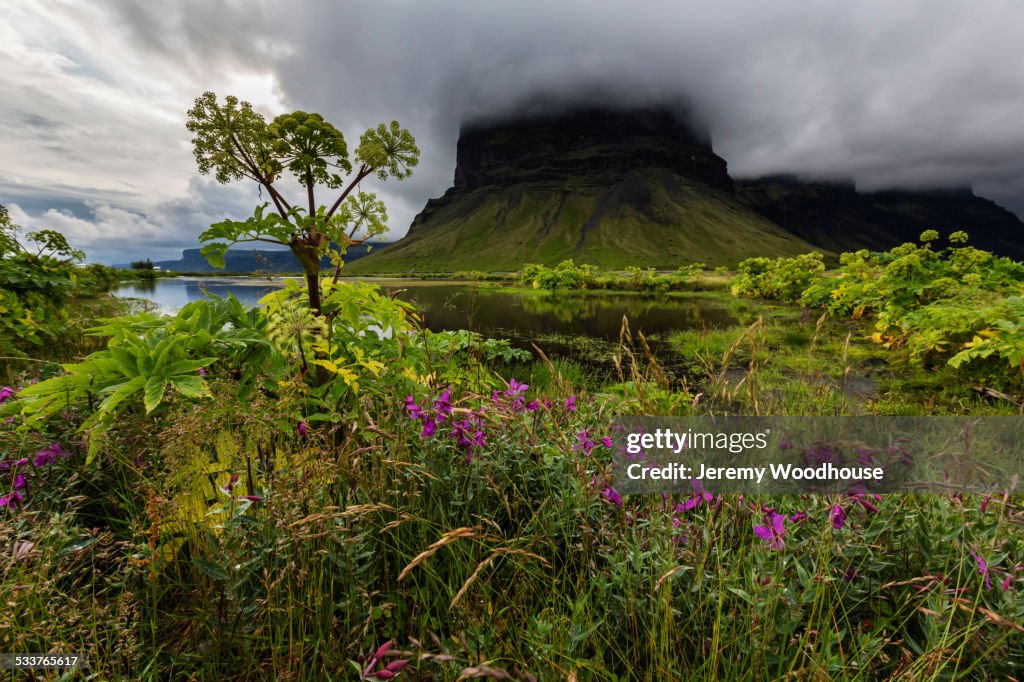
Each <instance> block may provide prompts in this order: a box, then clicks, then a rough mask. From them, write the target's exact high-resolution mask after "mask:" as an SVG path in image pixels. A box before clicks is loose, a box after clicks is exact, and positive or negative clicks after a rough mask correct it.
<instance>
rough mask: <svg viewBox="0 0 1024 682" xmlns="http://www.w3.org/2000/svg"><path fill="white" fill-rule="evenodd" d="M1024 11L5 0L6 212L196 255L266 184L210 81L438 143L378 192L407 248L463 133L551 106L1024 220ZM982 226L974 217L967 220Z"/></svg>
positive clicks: (999, 4) (150, 253)
mask: <svg viewBox="0 0 1024 682" xmlns="http://www.w3.org/2000/svg"><path fill="white" fill-rule="evenodd" d="M1022 29H1024V2H1020V0H975V2H963V0H899V1H898V2H897V1H894V0H884V1H876V0H858V1H857V2H838V1H833V2H824V1H813V0H776V1H774V2H759V1H757V0H745V1H744V2H729V1H722V0H718V1H716V2H700V3H698V2H685V1H681V0H675V1H673V2H644V3H628V2H601V1H598V0H590V1H588V2H582V1H580V0H557V1H552V0H544V1H543V2H538V1H534V0H518V1H517V2H507V3H495V2H479V1H470V0H466V1H464V2H454V1H450V0H431V1H430V2H420V1H411V0H410V1H408V2H399V1H397V0H396V1H383V0H376V1H373V2H370V1H359V0H347V1H346V2H333V1H329V0H324V1H323V2H304V1H300V0H291V1H289V2H257V1H256V0H234V1H232V2H215V1H214V0H163V1H158V0H138V1H135V2H132V1H131V0H95V1H92V0H81V1H80V2H62V1H60V0H48V1H47V2H40V1H39V0H4V21H3V22H0V92H2V93H3V96H2V98H0V203H3V204H6V205H7V206H8V207H9V208H10V209H11V214H12V216H13V217H14V218H15V220H16V222H18V223H19V224H21V225H23V226H25V227H30V228H42V227H50V228H56V229H59V230H62V231H63V232H65V234H67V235H68V237H69V239H70V240H71V241H72V243H73V244H75V245H76V246H78V247H81V248H83V249H85V250H86V251H87V252H88V255H89V258H90V260H95V261H100V262H108V263H110V262H126V261H129V260H132V259H135V258H139V257H152V258H154V259H157V260H159V259H165V258H174V257H176V256H177V255H178V254H179V252H180V251H181V249H183V248H189V247H194V246H197V240H196V237H197V235H198V234H199V232H200V231H202V230H203V229H205V228H206V227H207V226H208V225H209V224H210V223H211V222H216V221H218V220H221V219H223V218H225V217H234V218H239V219H243V218H245V217H247V216H248V215H250V214H251V211H252V208H253V206H254V205H255V203H256V202H257V201H258V198H257V196H256V191H255V188H254V187H253V186H249V185H244V184H236V185H232V186H226V187H225V186H221V185H217V184H216V183H215V182H214V181H213V180H212V179H211V178H208V177H203V176H199V175H198V173H197V171H196V169H195V165H194V161H193V158H192V154H191V146H190V143H189V134H188V133H187V131H186V130H185V127H184V124H185V112H186V110H187V109H188V108H189V107H190V106H191V103H192V100H193V99H194V98H195V97H196V96H198V95H199V94H201V93H202V92H203V91H204V90H213V91H214V92H216V93H217V94H218V95H220V96H223V95H225V94H228V93H232V94H236V95H238V96H239V97H241V98H243V99H248V100H249V101H251V102H252V103H253V104H254V105H255V106H257V108H258V109H260V110H261V111H262V112H264V113H265V114H267V115H268V116H273V115H275V114H278V113H282V112H284V111H290V110H294V109H303V110H306V111H318V112H320V113H322V114H324V116H325V117H327V119H328V120H330V121H332V122H334V123H335V124H336V125H337V126H338V127H339V128H340V129H342V130H343V131H344V132H345V134H346V137H347V138H348V139H349V140H350V146H352V145H353V143H354V142H355V141H356V140H357V139H358V136H359V134H360V133H361V132H362V131H363V130H365V129H366V128H367V127H368V126H370V125H374V124H376V123H378V122H380V121H382V120H391V119H392V118H397V119H398V120H399V121H400V122H401V123H402V124H403V125H404V126H405V127H407V128H409V129H410V131H411V132H412V133H413V135H415V137H416V139H417V141H418V143H419V145H420V148H421V151H422V156H421V160H420V165H419V167H418V168H417V169H416V172H415V173H414V174H413V176H412V177H411V178H409V179H408V180H405V181H403V182H395V181H391V182H388V183H384V184H383V185H379V186H378V185H375V184H374V183H367V188H371V189H374V190H375V191H377V192H378V193H379V194H381V196H383V197H384V199H385V200H386V202H387V204H388V209H389V213H390V216H391V220H390V221H389V222H390V226H391V228H392V232H391V235H390V237H391V238H397V237H399V236H401V235H403V234H404V233H405V231H406V229H407V228H408V226H409V223H410V222H411V220H412V218H413V216H415V215H416V213H417V212H418V211H419V210H420V209H421V208H422V207H423V204H424V203H425V201H426V200H427V198H429V197H432V196H438V195H440V194H442V193H443V192H444V190H445V189H447V187H448V186H449V185H450V184H451V180H452V174H453V171H454V166H455V141H456V139H457V137H458V129H459V123H460V121H462V120H466V119H469V118H474V117H480V116H486V115H493V114H506V113H510V112H515V111H517V110H518V109H520V108H521V107H522V106H523V105H524V102H525V101H526V100H528V99H529V98H530V97H533V96H535V95H537V94H538V93H539V94H542V95H552V94H555V95H558V96H562V97H580V98H587V97H590V98H596V99H599V100H600V101H608V100H618V101H622V102H623V103H647V102H652V101H659V100H662V99H677V98H678V97H680V96H681V95H685V96H687V97H689V98H690V99H691V100H692V102H693V103H694V106H695V108H696V109H697V111H698V113H699V114H700V115H701V116H702V117H703V118H704V119H706V120H707V122H708V125H709V127H710V131H711V135H712V138H713V141H714V147H715V150H716V151H717V152H718V153H719V154H720V155H721V156H723V157H724V158H725V159H726V160H727V161H728V162H729V168H730V172H731V173H732V174H733V175H734V176H737V177H749V176H756V175H760V174H766V173H776V172H791V173H799V174H804V175H807V176H809V177H818V178H827V179H839V178H851V179H853V180H855V181H856V182H857V183H858V185H859V186H860V187H861V188H863V189H876V188H882V187H891V186H903V187H906V186H956V185H959V186H963V185H971V186H973V187H974V190H975V192H976V193H978V194H980V195H983V196H987V197H989V198H992V199H994V200H996V201H998V202H999V203H1001V204H1003V205H1004V206H1007V207H1008V208H1011V209H1012V210H1015V211H1016V212H1017V213H1018V215H1024V69H1022V68H1021V65H1022V64H1024V40H1022V39H1021V34H1022ZM966 227H968V228H969V226H966Z"/></svg>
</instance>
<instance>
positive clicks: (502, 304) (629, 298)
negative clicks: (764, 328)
mask: <svg viewBox="0 0 1024 682" xmlns="http://www.w3.org/2000/svg"><path fill="white" fill-rule="evenodd" d="M365 281H370V282H373V283H375V284H377V285H378V286H380V287H381V288H382V289H384V290H386V291H389V292H391V293H393V294H395V295H396V296H398V297H399V298H401V299H403V300H406V301H409V302H411V303H413V304H415V305H416V306H417V308H418V309H419V311H420V314H421V316H422V317H423V320H424V323H425V325H426V326H427V327H429V328H430V329H432V330H434V331H440V330H454V329H470V330H473V331H477V332H480V333H482V334H484V335H485V336H490V337H497V338H506V339H509V340H511V341H512V342H513V343H514V344H515V345H516V346H519V347H523V348H527V349H529V348H530V344H531V343H537V345H538V346H539V347H541V348H542V349H543V350H544V351H545V352H546V353H548V354H550V355H552V356H556V357H573V358H575V359H589V360H591V361H593V360H595V359H596V357H595V355H598V356H599V355H602V354H605V353H607V352H609V351H610V349H612V348H613V347H614V345H615V343H616V342H617V340H618V338H619V331H620V329H621V328H622V319H623V317H627V318H628V319H629V325H630V328H631V329H632V330H633V331H634V332H635V331H636V330H641V331H643V333H644V334H645V335H646V336H647V337H649V338H651V339H652V344H653V345H655V346H657V349H656V350H657V351H660V352H658V354H659V355H661V354H662V353H664V352H666V351H667V346H666V345H665V344H663V343H658V339H659V337H660V338H664V337H665V336H667V334H668V333H670V332H673V331H676V330H682V329H701V328H720V327H726V326H729V325H731V324H734V323H735V319H734V318H733V317H732V315H731V314H730V313H729V310H728V307H727V306H726V304H724V303H723V302H722V301H720V300H718V299H715V298H712V297H700V296H687V297H670V296H645V295H638V294H604V293H597V294H592V295H577V294H571V293H562V292H532V291H529V292H524V291H522V290H515V289H511V288H508V287H501V286H498V287H495V286H493V285H488V286H477V285H476V284H474V283H473V282H453V281H447V280H443V281H431V280H409V279H367V280H365ZM281 285H282V280H281V278H276V279H274V280H272V281H271V280H267V279H258V278H235V277H214V278H201V277H179V278H174V279H157V280H154V281H153V282H145V283H132V284H129V285H126V286H123V287H121V288H119V289H117V290H115V291H114V294H115V295H118V296H130V297H135V298H144V299H149V300H151V301H153V302H154V303H155V304H156V306H157V307H158V309H159V311H160V312H165V313H173V312H175V311H177V310H179V309H180V308H181V307H182V306H184V305H185V304H186V303H188V302H190V301H195V300H198V299H200V298H202V297H203V295H204V292H205V291H209V292H210V293H213V294H216V295H218V296H227V295H228V294H229V293H231V294H234V295H235V297H236V298H238V299H239V300H240V301H241V302H242V303H244V304H247V305H254V304H256V302H257V301H258V300H259V299H260V298H262V297H263V296H265V295H266V294H267V293H269V292H271V291H273V290H274V289H276V288H278V287H280V286H281ZM669 364H671V363H669Z"/></svg>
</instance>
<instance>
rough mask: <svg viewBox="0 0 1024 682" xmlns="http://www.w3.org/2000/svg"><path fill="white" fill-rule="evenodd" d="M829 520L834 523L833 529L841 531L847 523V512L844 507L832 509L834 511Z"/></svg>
mask: <svg viewBox="0 0 1024 682" xmlns="http://www.w3.org/2000/svg"><path fill="white" fill-rule="evenodd" d="M829 519H830V520H831V521H832V527H833V528H835V529H836V530H839V529H840V528H842V527H843V524H845V523H846V510H845V509H843V506H842V505H840V504H837V505H836V506H834V507H832V511H831V512H830V513H829Z"/></svg>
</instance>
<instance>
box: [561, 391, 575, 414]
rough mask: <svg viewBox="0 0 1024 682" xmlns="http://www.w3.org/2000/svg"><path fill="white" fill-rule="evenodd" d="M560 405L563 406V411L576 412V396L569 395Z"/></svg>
mask: <svg viewBox="0 0 1024 682" xmlns="http://www.w3.org/2000/svg"><path fill="white" fill-rule="evenodd" d="M562 403H564V404H565V409H566V410H568V411H569V412H575V411H576V396H574V395H571V396H569V397H568V398H566V399H565V400H563V401H562Z"/></svg>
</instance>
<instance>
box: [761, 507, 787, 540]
mask: <svg viewBox="0 0 1024 682" xmlns="http://www.w3.org/2000/svg"><path fill="white" fill-rule="evenodd" d="M785 534H786V517H785V516H783V515H782V514H778V513H776V512H774V511H769V512H768V513H767V514H765V525H763V526H754V535H756V536H757V537H759V538H761V539H762V540H765V541H766V542H768V546H769V547H771V548H772V549H782V548H783V547H785V545H786V543H785V540H783V539H782V536H784V535H785Z"/></svg>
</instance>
